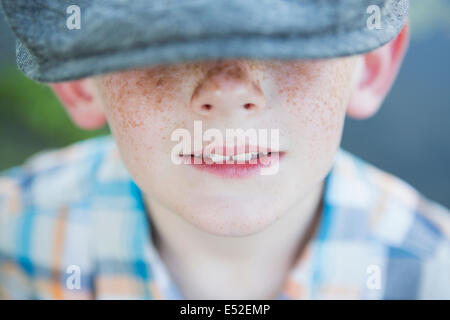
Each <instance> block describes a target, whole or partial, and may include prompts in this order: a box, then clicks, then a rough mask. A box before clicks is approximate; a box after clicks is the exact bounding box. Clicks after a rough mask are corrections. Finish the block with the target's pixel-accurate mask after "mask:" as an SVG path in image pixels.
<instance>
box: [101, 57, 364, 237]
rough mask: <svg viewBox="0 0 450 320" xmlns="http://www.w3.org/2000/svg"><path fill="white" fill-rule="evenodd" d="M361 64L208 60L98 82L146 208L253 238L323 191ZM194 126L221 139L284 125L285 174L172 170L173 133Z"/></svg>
mask: <svg viewBox="0 0 450 320" xmlns="http://www.w3.org/2000/svg"><path fill="white" fill-rule="evenodd" d="M361 62H362V57H361V56H353V57H348V58H338V59H329V60H314V61H305V60H298V61H262V60H221V61H212V60H211V61H202V62H190V63H182V64H174V65H168V66H158V67H151V68H147V69H137V70H128V71H125V72H118V73H114V74H109V75H103V76H99V77H97V78H95V83H96V87H97V89H98V91H97V93H98V97H100V99H101V101H102V103H103V108H104V112H105V115H106V117H107V119H108V123H109V126H110V128H111V131H112V134H113V136H114V137H115V139H116V141H117V145H118V147H119V150H120V153H121V156H122V158H123V160H124V162H125V165H126V167H127V168H128V170H129V172H130V174H131V175H132V177H133V179H134V180H135V181H136V183H137V184H138V185H139V187H140V188H141V189H142V191H143V193H144V194H145V196H146V197H147V199H148V200H149V202H152V201H153V202H155V203H158V204H159V205H162V206H164V207H166V208H167V209H169V210H171V211H172V212H174V213H176V214H178V215H179V216H181V217H182V218H184V219H185V220H187V221H188V222H190V223H192V224H194V225H196V226H197V227H200V228H201V229H203V230H206V231H208V232H210V233H213V234H220V235H248V234H251V233H254V232H257V231H260V230H262V229H263V228H265V227H267V226H269V225H271V224H273V223H274V222H275V221H276V220H277V219H279V218H280V217H281V216H282V214H283V212H286V211H287V210H288V209H289V208H291V207H293V206H295V205H296V204H298V203H301V201H302V200H303V199H305V198H306V197H308V195H309V194H310V193H311V192H312V191H313V190H317V189H318V188H320V187H321V183H322V182H323V179H324V178H325V176H326V175H327V173H328V172H329V170H330V168H331V165H332V162H333V157H334V155H335V153H336V151H337V149H338V147H339V144H340V140H341V133H342V129H343V123H344V118H345V113H346V108H347V106H348V102H349V98H350V96H351V95H352V92H353V90H354V89H355V84H356V81H355V78H356V77H357V76H358V70H360V68H359V66H360V63H361ZM246 103H253V105H252V106H251V107H250V108H246V107H245V104H246ZM205 104H209V107H205ZM195 120H201V121H202V130H203V132H205V131H206V130H207V129H211V128H216V129H218V130H219V131H220V132H221V133H222V134H223V136H224V137H225V136H226V130H227V129H238V128H241V129H244V130H246V129H266V130H268V131H269V132H270V130H271V129H278V130H279V151H280V152H281V154H282V157H281V158H280V159H279V164H278V171H277V172H276V173H275V174H272V175H261V174H251V175H248V176H246V177H244V178H242V177H241V178H239V177H230V176H221V175H217V174H214V173H211V172H208V171H204V170H198V169H197V168H195V167H193V166H192V165H186V164H182V165H177V164H175V163H174V162H173V161H172V158H171V156H172V150H173V148H174V146H175V145H176V144H178V141H172V140H171V135H172V133H173V132H174V131H175V130H176V129H179V128H185V129H187V130H188V131H189V132H190V134H191V136H192V137H194V121H195ZM269 136H270V133H269ZM209 143H210V142H207V141H204V140H203V145H202V146H203V147H205V146H207V145H208V144H209ZM268 146H269V147H270V143H269V145H268ZM192 151H194V150H192Z"/></svg>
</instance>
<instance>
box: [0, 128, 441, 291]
mask: <svg viewBox="0 0 450 320" xmlns="http://www.w3.org/2000/svg"><path fill="white" fill-rule="evenodd" d="M151 232H152V226H151V223H150V220H149V219H148V216H147V214H146V212H145V207H144V205H143V201H142V195H141V192H140V190H139V188H138V187H137V186H136V185H135V183H134V182H133V181H132V179H131V177H130V175H129V173H128V172H127V170H126V168H125V166H124V165H123V163H122V161H121V160H120V157H119V153H118V150H117V146H116V144H115V142H114V140H113V139H112V137H111V136H103V137H99V138H94V139H90V140H86V141H82V142H78V143H76V144H73V145H71V146H68V147H66V148H63V149H59V150H47V151H44V152H41V153H38V154H36V155H34V156H33V157H31V158H30V159H29V160H28V161H26V162H25V164H24V165H22V166H20V167H14V168H11V169H9V170H7V171H4V172H3V173H2V175H0V297H1V298H3V299H183V296H182V295H181V294H180V291H179V290H178V289H177V285H176V284H175V282H174V281H173V279H172V277H171V275H170V273H169V272H168V269H167V267H166V266H165V265H164V263H163V261H162V259H161V257H160V255H159V253H158V251H157V250H156V248H155V246H154V245H153V243H152V240H151V239H152V238H151ZM449 239H450V214H449V211H448V209H446V208H444V207H443V206H441V205H439V204H437V203H435V202H433V201H431V200H429V199H427V198H425V197H424V196H423V195H420V194H419V193H418V192H417V191H416V190H415V189H413V188H412V187H411V186H409V185H408V184H407V183H406V182H403V181H402V180H400V179H399V178H396V177H394V176H392V175H390V174H388V173H386V172H383V171H381V170H379V169H377V168H375V167H374V166H372V165H370V164H369V163H367V162H365V161H364V160H362V159H360V158H358V157H356V156H354V155H352V154H350V153H348V152H347V151H345V150H343V149H339V151H338V153H337V154H336V157H335V159H334V163H333V167H332V169H331V171H330V173H329V174H328V175H327V177H326V180H325V192H324V206H323V212H322V216H321V220H320V223H319V227H318V231H317V233H316V234H315V236H314V237H313V239H312V240H311V241H310V242H309V244H308V245H307V247H306V249H305V250H304V252H303V254H302V255H301V256H300V257H299V259H298V261H296V263H295V266H294V267H293V268H292V269H291V270H290V272H289V273H288V275H287V278H286V283H285V287H284V290H283V292H282V294H281V295H280V296H279V299H433V298H437V299H450V241H449ZM77 279H79V281H77ZM218 290H220V288H218Z"/></svg>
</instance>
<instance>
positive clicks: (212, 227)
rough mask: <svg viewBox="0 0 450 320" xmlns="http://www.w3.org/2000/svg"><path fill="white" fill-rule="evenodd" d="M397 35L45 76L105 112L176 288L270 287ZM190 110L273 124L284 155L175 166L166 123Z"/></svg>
mask: <svg viewBox="0 0 450 320" xmlns="http://www.w3.org/2000/svg"><path fill="white" fill-rule="evenodd" d="M407 39H408V29H407V27H405V29H404V31H403V33H402V34H400V35H399V36H398V37H397V38H396V39H395V40H393V41H392V42H391V43H390V44H388V45H386V46H384V47H383V48H381V49H378V50H376V51H374V52H372V53H369V54H366V55H358V56H352V57H345V58H336V59H327V60H292V61H278V60H271V61H264V60H249V59H223V60H210V61H197V62H185V63H179V64H173V65H166V66H156V67H148V68H141V69H135V70H125V71H120V72H115V73H111V74H106V75H100V76H97V77H94V78H89V79H85V80H82V81H77V82H71V83H66V84H55V85H53V86H52V87H53V89H54V90H55V92H56V94H57V95H58V96H59V97H60V98H61V99H62V100H63V101H64V99H66V100H70V101H71V104H70V106H68V104H67V103H65V105H66V108H67V109H68V112H69V114H70V115H71V117H72V119H74V121H75V122H76V123H78V124H79V125H80V126H82V127H85V128H92V127H97V126H100V125H102V124H103V123H104V121H107V122H108V124H109V126H110V128H111V131H112V134H113V136H114V138H115V140H116V142H117V145H118V149H119V152H120V154H121V157H122V159H123V162H124V164H125V166H126V167H127V169H128V171H129V172H130V174H131V176H132V178H133V179H134V181H135V182H136V183H137V185H138V186H139V187H140V188H141V190H142V191H143V193H144V195H145V202H146V206H147V211H148V214H149V215H150V218H151V220H152V225H153V228H154V232H153V234H154V239H153V240H154V242H155V245H156V246H157V248H158V251H159V253H160V255H161V257H162V258H163V260H164V262H165V263H166V265H167V266H168V269H169V271H170V273H171V275H172V277H173V278H174V280H175V282H176V283H177V285H178V286H179V288H180V290H181V292H182V294H183V295H184V296H185V297H188V298H194V299H195V298H200V299H202V298H213V299H214V298H221V299H228V298H236V299H241V298H244V299H245V298H250V299H251V298H254V299H260V298H274V297H277V296H278V294H279V293H280V292H281V290H282V289H283V285H284V281H285V278H286V275H287V273H288V271H289V270H290V268H292V266H293V264H294V263H296V261H298V259H299V257H301V254H302V253H303V248H304V247H305V244H306V243H307V242H308V240H309V239H310V237H311V236H312V235H313V234H314V231H315V230H316V227H317V223H318V221H319V219H320V213H321V208H322V207H321V206H322V202H321V199H322V194H323V187H324V178H325V177H326V175H327V174H328V172H329V171H330V169H331V166H332V163H333V159H334V156H335V154H336V152H337V150H338V148H339V144H340V141H341V136H342V130H343V125H344V120H345V116H346V115H349V116H353V117H356V118H367V117H369V116H371V115H372V114H374V113H375V112H376V111H377V110H378V108H379V106H380V104H381V102H382V100H383V99H384V97H385V95H386V94H387V92H388V91H389V89H390V87H391V85H392V83H393V81H394V79H395V76H396V73H397V70H398V68H399V66H400V64H401V61H402V58H403V55H404V52H405V50H406V47H407ZM74 88H75V89H76V90H74ZM80 88H81V89H80ZM80 92H81V93H82V94H80ZM64 95H66V96H64ZM68 96H69V97H68ZM223 97H226V99H224V98H223ZM68 98H71V99H68ZM77 99H78V100H77ZM77 101H78V107H77V106H76V105H77ZM247 103H250V104H251V107H250V108H245V107H244V106H245V105H246V104H247ZM205 104H209V105H210V106H211V107H210V108H209V109H205V108H204V107H203V106H204V105H205ZM88 119H90V120H88ZM194 120H201V121H202V123H203V130H204V131H205V130H206V129H208V128H217V129H219V130H220V131H222V133H223V134H225V129H227V128H231V129H236V128H242V129H248V128H255V129H261V128H265V129H269V130H270V129H279V131H280V150H281V151H284V152H286V154H285V157H284V158H283V159H282V162H281V163H280V167H279V171H278V173H277V174H275V175H270V176H261V175H256V176H253V177H250V178H246V179H224V178H221V177H217V176H214V175H211V174H209V173H205V172H201V171H198V170H195V169H193V168H190V167H186V166H183V165H175V164H174V163H173V162H172V161H171V151H172V148H173V147H174V145H175V144H176V142H174V141H171V139H170V137H171V134H172V132H173V131H174V130H176V129H178V128H186V129H188V130H189V131H190V132H191V133H192V134H193V124H194ZM280 248H282V250H281V249H280ZM268 257H270V258H269V259H268ZM211 270H215V271H214V272H211ZM274 270H276V272H275V271H274ZM217 288H220V290H218V289H217Z"/></svg>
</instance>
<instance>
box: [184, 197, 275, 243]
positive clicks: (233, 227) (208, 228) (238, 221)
mask: <svg viewBox="0 0 450 320" xmlns="http://www.w3.org/2000/svg"><path fill="white" fill-rule="evenodd" d="M261 204H262V203H261ZM179 214H180V215H181V216H182V217H183V218H184V219H185V220H186V221H187V222H189V223H190V224H192V225H194V226H195V227H197V228H198V229H200V230H202V231H205V232H207V233H209V234H213V235H217V236H227V237H244V236H250V235H252V234H256V233H259V232H261V231H263V230H265V229H266V228H267V227H269V226H271V225H272V224H274V223H275V222H276V221H277V220H278V218H279V215H280V214H281V213H280V211H279V210H276V208H271V207H270V206H265V207H264V206H261V205H258V206H255V203H254V202H250V203H248V204H247V205H243V204H242V203H239V204H236V205H233V204H232V203H230V202H222V203H216V204H215V205H210V206H202V207H197V210H195V211H190V212H182V213H179Z"/></svg>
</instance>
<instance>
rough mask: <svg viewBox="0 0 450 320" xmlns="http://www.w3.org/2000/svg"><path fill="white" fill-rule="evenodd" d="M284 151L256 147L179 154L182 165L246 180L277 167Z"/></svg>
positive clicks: (221, 148)
mask: <svg viewBox="0 0 450 320" xmlns="http://www.w3.org/2000/svg"><path fill="white" fill-rule="evenodd" d="M284 155H285V152H284V151H274V150H271V149H269V148H264V147H258V146H242V147H231V148H230V147H213V148H210V149H202V150H199V151H196V152H193V153H190V154H189V153H187V154H179V156H180V157H181V158H182V159H183V160H182V163H183V164H186V165H189V166H192V167H194V168H195V169H198V170H201V171H204V172H207V173H211V174H214V175H217V176H220V177H223V178H246V177H250V176H253V175H256V174H258V172H259V173H261V172H263V170H269V169H271V168H272V169H273V167H274V166H278V165H279V162H280V160H281V159H282V158H283V157H284Z"/></svg>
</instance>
